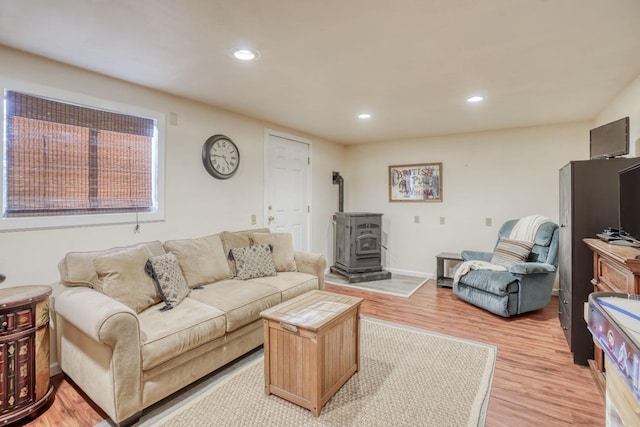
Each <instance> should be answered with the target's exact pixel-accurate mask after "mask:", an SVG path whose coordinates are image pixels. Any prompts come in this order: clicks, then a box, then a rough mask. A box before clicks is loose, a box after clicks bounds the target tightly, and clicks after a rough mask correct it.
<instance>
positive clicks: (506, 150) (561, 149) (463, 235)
mask: <svg viewBox="0 0 640 427" xmlns="http://www.w3.org/2000/svg"><path fill="white" fill-rule="evenodd" d="M590 125H591V123H590V122H581V123H570V124H563V125H556V126H543V127H535V128H526V129H512V130H503V131H494V132H483V133H474V134H464V135H450V136H443V137H432V138H420V139H415V140H409V141H388V142H383V143H380V144H374V145H359V146H351V147H349V148H348V150H347V158H348V161H349V169H348V173H347V174H346V178H345V181H346V188H345V194H346V200H347V202H346V206H345V210H347V211H349V210H351V211H373V212H380V213H382V214H383V217H382V218H383V231H384V233H386V234H387V247H388V252H387V255H386V266H387V267H388V268H389V269H390V270H391V271H394V270H395V271H398V272H412V273H422V274H434V273H435V256H436V255H437V254H438V253H439V252H459V251H461V250H463V249H473V250H486V251H491V250H493V245H494V244H495V240H496V236H497V232H498V229H499V227H500V226H501V225H502V223H504V222H505V221H506V220H508V219H513V218H519V217H522V216H525V215H530V214H542V215H546V216H548V217H549V218H551V219H552V220H554V221H555V222H557V221H558V209H559V207H558V200H559V199H558V198H559V194H558V192H559V182H558V170H559V169H560V168H561V167H562V166H563V165H565V164H566V163H567V162H569V161H570V160H584V159H587V158H588V155H589V140H588V129H589V128H590ZM419 162H442V163H443V192H442V195H443V202H442V203H408V202H393V203H391V202H389V200H388V199H389V196H388V178H387V174H388V166H389V165H398V164H412V163H419ZM416 216H418V217H419V220H420V223H419V224H416V223H415V222H414V219H415V217H416ZM440 217H444V218H445V224H444V225H441V224H440ZM486 218H491V220H492V223H493V225H492V226H490V227H487V226H485V219H486Z"/></svg>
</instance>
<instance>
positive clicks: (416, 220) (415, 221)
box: [413, 215, 420, 224]
mask: <svg viewBox="0 0 640 427" xmlns="http://www.w3.org/2000/svg"><path fill="white" fill-rule="evenodd" d="M413 222H414V223H415V224H420V217H419V216H418V215H416V216H414V217H413Z"/></svg>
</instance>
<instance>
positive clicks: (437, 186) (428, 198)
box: [389, 163, 442, 202]
mask: <svg viewBox="0 0 640 427" xmlns="http://www.w3.org/2000/svg"><path fill="white" fill-rule="evenodd" d="M389 201H390V202H442V163H417V164H413V165H393V166H389Z"/></svg>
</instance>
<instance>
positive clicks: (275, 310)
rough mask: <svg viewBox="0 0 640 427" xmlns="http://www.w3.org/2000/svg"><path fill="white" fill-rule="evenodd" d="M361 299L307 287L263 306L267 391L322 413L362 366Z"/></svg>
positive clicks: (315, 412) (265, 386) (316, 412)
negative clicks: (266, 306)
mask: <svg viewBox="0 0 640 427" xmlns="http://www.w3.org/2000/svg"><path fill="white" fill-rule="evenodd" d="M361 302H362V298H357V297H351V296H348V295H340V294H334V293H330V292H325V291H311V292H307V293H306V294H303V295H300V296H298V297H296V298H293V299H291V300H289V301H286V302H284V303H282V304H280V305H277V306H275V307H272V308H270V309H268V310H265V311H263V312H262V313H261V315H262V317H263V319H264V380H265V385H264V391H265V393H266V394H271V393H273V394H275V395H276V396H280V397H282V398H283V399H286V400H288V401H290V402H292V403H295V404H296V405H300V406H302V407H303V408H307V409H309V410H310V411H311V413H312V414H313V415H314V416H316V417H317V416H318V415H320V410H321V409H322V407H323V406H324V404H325V403H327V402H328V401H329V399H331V397H332V396H333V395H334V394H335V393H336V392H337V391H338V390H339V389H340V387H342V385H343V384H344V383H345V382H347V380H348V379H349V378H350V377H351V375H353V374H354V373H355V372H357V371H358V370H359V369H360V322H359V312H360V303H361Z"/></svg>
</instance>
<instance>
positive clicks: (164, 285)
mask: <svg viewBox="0 0 640 427" xmlns="http://www.w3.org/2000/svg"><path fill="white" fill-rule="evenodd" d="M145 271H146V272H147V274H148V275H149V276H151V277H152V278H153V280H154V282H156V286H157V287H158V292H160V295H161V296H162V299H163V300H164V303H165V304H166V305H165V308H164V310H168V309H171V308H173V307H175V306H177V305H178V304H180V303H181V302H182V300H183V299H185V298H186V297H187V295H189V292H190V290H191V289H190V288H189V285H188V284H187V281H186V280H185V278H184V275H183V274H182V270H181V269H180V264H179V263H178V259H177V258H176V256H175V255H174V254H172V253H171V252H169V253H167V254H164V255H160V256H154V257H151V258H149V260H148V261H147V264H146V265H145Z"/></svg>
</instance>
